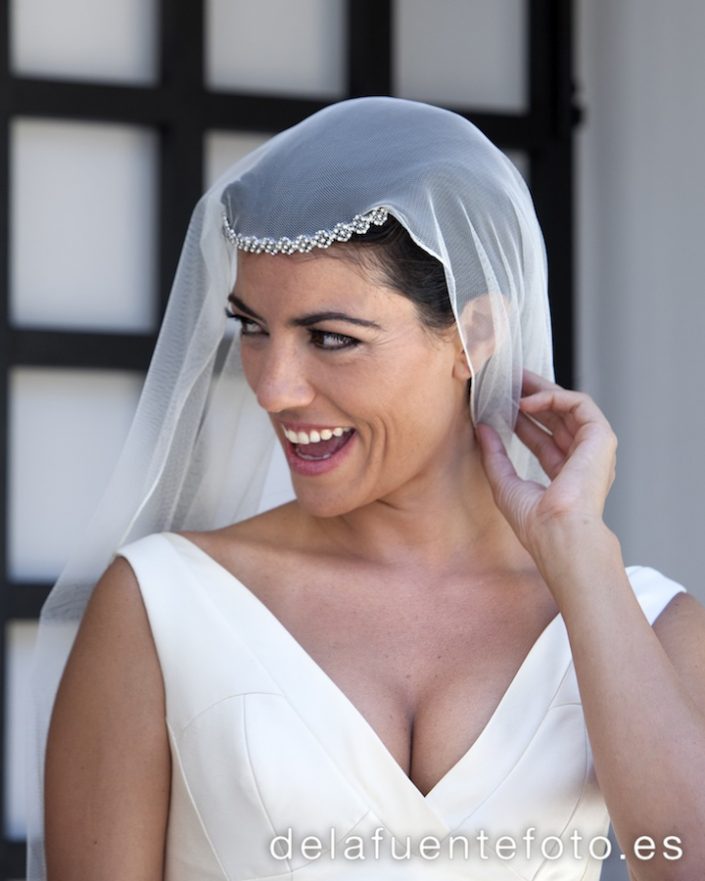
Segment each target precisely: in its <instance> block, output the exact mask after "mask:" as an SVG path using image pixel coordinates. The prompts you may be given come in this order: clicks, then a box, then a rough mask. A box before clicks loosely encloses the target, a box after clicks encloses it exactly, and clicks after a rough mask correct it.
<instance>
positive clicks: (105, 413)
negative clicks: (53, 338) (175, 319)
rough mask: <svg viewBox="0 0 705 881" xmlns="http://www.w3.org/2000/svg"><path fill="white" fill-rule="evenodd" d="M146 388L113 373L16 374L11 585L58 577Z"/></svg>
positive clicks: (12, 387)
mask: <svg viewBox="0 0 705 881" xmlns="http://www.w3.org/2000/svg"><path fill="white" fill-rule="evenodd" d="M143 381H144V380H143V377H141V376H140V375H138V374H134V373H126V372H124V373H123V372H118V371H108V370H97V371H87V370H58V369H43V368H31V367H29V368H17V369H15V370H13V371H12V372H11V374H10V436H9V448H10V453H9V461H10V480H9V488H10V492H9V518H8V521H9V527H8V558H9V571H10V576H11V577H12V578H17V579H24V580H31V579H35V578H36V579H53V578H55V577H56V576H57V575H58V573H59V571H60V570H61V568H62V567H63V565H64V563H65V562H66V558H67V555H68V552H69V550H70V548H71V547H72V546H73V544H74V542H75V541H76V540H77V539H78V536H79V535H80V531H81V529H82V527H83V525H84V523H85V522H86V521H87V519H88V518H89V517H90V516H91V514H92V513H93V510H94V509H95V506H96V504H97V503H98V501H99V498H100V496H101V493H102V491H103V489H104V487H105V485H106V483H107V481H108V478H109V476H110V474H111V472H112V469H113V466H114V464H115V462H116V460H117V457H118V454H119V452H120V450H121V448H122V444H123V441H124V440H125V437H126V435H127V431H128V428H129V426H130V423H131V421H132V416H133V414H134V411H135V408H136V406H137V400H138V397H139V393H140V390H141V386H142V383H143Z"/></svg>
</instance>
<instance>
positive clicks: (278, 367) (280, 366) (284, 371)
mask: <svg viewBox="0 0 705 881" xmlns="http://www.w3.org/2000/svg"><path fill="white" fill-rule="evenodd" d="M305 361H306V359H305V356H303V355H302V353H301V352H299V351H297V350H296V348H295V347H293V346H288V345H286V344H282V345H277V344H275V343H274V342H273V341H272V340H271V339H270V340H269V341H268V344H267V346H266V347H263V349H262V350H261V351H260V352H259V353H258V357H257V358H256V363H255V364H254V365H252V367H253V370H252V373H251V375H250V383H251V385H252V389H253V391H254V393H255V395H256V396H257V401H258V403H259V405H260V406H261V407H263V408H264V409H265V410H266V411H267V412H268V413H279V412H281V411H282V410H292V409H298V408H300V407H305V406H307V405H308V404H310V403H311V401H312V400H313V398H314V397H315V390H314V388H313V385H312V384H311V382H310V379H309V376H308V375H307V369H306V364H305ZM248 372H249V371H248Z"/></svg>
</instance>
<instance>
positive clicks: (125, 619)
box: [76, 556, 155, 664]
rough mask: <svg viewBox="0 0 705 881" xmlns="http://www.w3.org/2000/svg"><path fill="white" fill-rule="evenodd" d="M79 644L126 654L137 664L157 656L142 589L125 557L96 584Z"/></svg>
mask: <svg viewBox="0 0 705 881" xmlns="http://www.w3.org/2000/svg"><path fill="white" fill-rule="evenodd" d="M76 643H78V645H79V647H83V648H84V649H85V648H87V646H88V644H94V645H95V648H96V649H98V648H99V647H102V651H104V652H105V651H108V650H110V651H113V652H123V651H124V652H126V653H128V657H129V660H130V662H132V663H135V664H137V663H138V661H139V659H142V661H144V660H145V659H146V658H147V657H148V656H153V655H154V654H155V651H154V643H153V640H152V636H151V631H150V627H149V619H148V616H147V611H146V608H145V605H144V600H143V598H142V592H141V590H140V585H139V582H138V580H137V577H136V575H135V572H134V570H133V568H132V566H131V565H130V563H129V562H128V560H127V559H125V557H123V556H116V557H115V558H114V559H113V561H112V562H111V563H110V565H109V566H108V568H107V569H106V570H105V572H104V573H103V575H102V576H101V578H100V579H99V580H98V582H97V583H96V586H95V588H94V589H93V592H92V594H91V596H90V599H89V601H88V604H87V605H86V610H85V612H84V615H83V618H82V619H81V625H80V628H79V631H78V634H77V637H76Z"/></svg>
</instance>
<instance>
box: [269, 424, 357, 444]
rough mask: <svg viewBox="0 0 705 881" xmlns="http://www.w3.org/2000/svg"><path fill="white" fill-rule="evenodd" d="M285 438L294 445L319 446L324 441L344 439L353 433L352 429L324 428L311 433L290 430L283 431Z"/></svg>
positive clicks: (313, 430)
mask: <svg viewBox="0 0 705 881" xmlns="http://www.w3.org/2000/svg"><path fill="white" fill-rule="evenodd" d="M283 431H284V436H285V437H286V439H287V440H290V441H291V443H292V444H317V443H318V442H319V441H322V440H330V439H331V438H332V437H342V435H344V434H345V433H346V432H348V431H352V428H341V427H337V428H322V429H321V430H320V431H316V430H315V429H312V430H311V431H310V432H308V433H307V432H305V431H292V430H291V429H290V428H285V429H283Z"/></svg>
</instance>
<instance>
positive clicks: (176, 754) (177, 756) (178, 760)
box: [166, 719, 231, 881]
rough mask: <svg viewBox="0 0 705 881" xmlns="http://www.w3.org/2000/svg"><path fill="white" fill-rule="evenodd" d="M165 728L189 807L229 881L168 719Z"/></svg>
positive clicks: (228, 879)
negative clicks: (192, 789)
mask: <svg viewBox="0 0 705 881" xmlns="http://www.w3.org/2000/svg"><path fill="white" fill-rule="evenodd" d="M166 726H167V730H168V732H169V740H170V741H171V742H172V744H173V750H172V752H173V754H174V758H175V759H176V763H177V766H178V769H179V773H180V774H181V779H182V781H183V784H184V789H185V790H186V792H187V793H188V797H189V801H190V803H191V807H192V808H193V812H194V813H195V815H196V817H197V818H198V823H199V825H200V827H201V830H202V832H203V835H204V837H205V839H206V841H207V842H208V846H209V847H210V849H211V853H212V854H213V858H214V859H215V861H216V862H217V864H218V868H219V869H220V871H221V872H222V873H223V878H225V879H226V881H231V878H230V875H228V873H227V872H226V871H225V867H224V866H223V864H222V862H221V861H220V857H219V856H218V851H217V850H216V848H215V846H214V844H213V842H212V841H211V837H210V835H209V834H208V829H207V828H206V824H205V823H204V821H203V817H202V816H201V812H200V811H199V810H198V805H197V804H196V800H195V798H194V797H193V793H192V792H191V787H190V786H189V782H188V777H187V776H186V772H185V771H184V766H183V763H182V761H181V753H180V751H179V745H178V741H177V737H176V734H175V733H174V731H173V729H172V727H171V724H170V723H169V720H168V719H167V720H166Z"/></svg>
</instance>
